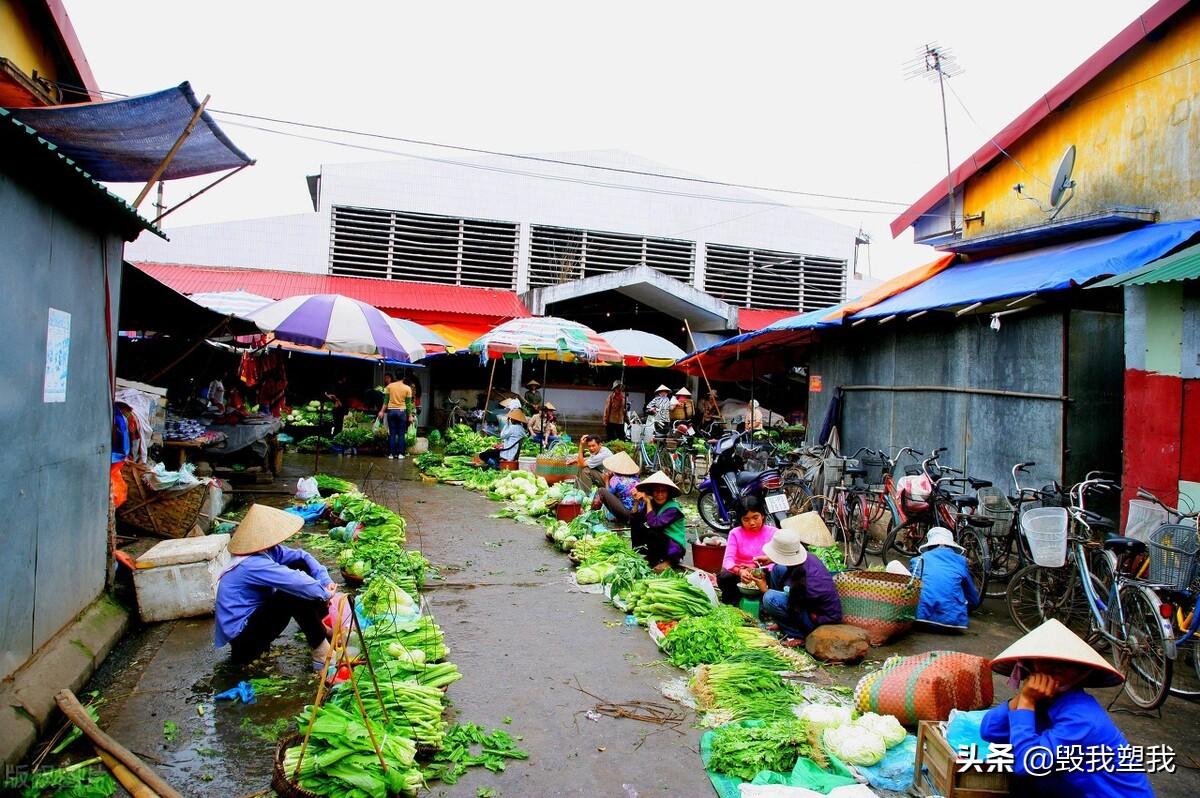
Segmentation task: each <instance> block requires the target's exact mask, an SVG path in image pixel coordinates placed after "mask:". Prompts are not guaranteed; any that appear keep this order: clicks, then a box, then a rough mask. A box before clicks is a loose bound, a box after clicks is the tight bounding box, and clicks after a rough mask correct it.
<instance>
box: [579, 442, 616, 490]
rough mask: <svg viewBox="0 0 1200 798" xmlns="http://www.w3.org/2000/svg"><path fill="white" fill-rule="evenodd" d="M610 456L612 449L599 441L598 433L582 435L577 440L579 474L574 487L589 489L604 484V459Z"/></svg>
mask: <svg viewBox="0 0 1200 798" xmlns="http://www.w3.org/2000/svg"><path fill="white" fill-rule="evenodd" d="M610 457H612V450H611V449H609V448H608V447H607V446H605V445H604V444H603V443H601V442H600V436H599V435H584V436H583V438H581V439H580V441H579V476H577V477H575V487H577V488H579V489H580V490H591V489H592V487H593V486H595V487H602V486H603V485H604V481H605V476H604V461H605V460H607V459H608V458H610Z"/></svg>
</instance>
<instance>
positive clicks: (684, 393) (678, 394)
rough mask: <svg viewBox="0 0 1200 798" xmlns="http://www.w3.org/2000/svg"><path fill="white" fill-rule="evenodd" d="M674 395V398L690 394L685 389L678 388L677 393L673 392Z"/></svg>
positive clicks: (690, 393)
mask: <svg viewBox="0 0 1200 798" xmlns="http://www.w3.org/2000/svg"><path fill="white" fill-rule="evenodd" d="M675 395H676V396H691V395H692V392H691V391H689V390H688V389H687V388H680V389H679V390H678V391H676V392H675Z"/></svg>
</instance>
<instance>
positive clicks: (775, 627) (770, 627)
mask: <svg viewBox="0 0 1200 798" xmlns="http://www.w3.org/2000/svg"><path fill="white" fill-rule="evenodd" d="M763 628H765V629H766V630H767V631H768V632H778V631H779V624H777V623H769V624H767V625H766V626H765V627H763Z"/></svg>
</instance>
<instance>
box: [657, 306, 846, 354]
mask: <svg viewBox="0 0 1200 798" xmlns="http://www.w3.org/2000/svg"><path fill="white" fill-rule="evenodd" d="M847 301H848V302H849V301H853V300H847ZM845 304H846V302H842V303H840V304H837V305H830V306H829V307H827V308H821V309H820V310H812V311H809V312H808V313H800V314H797V315H795V316H785V317H784V318H782V319H779V320H778V321H773V322H771V323H770V324H768V325H767V326H766V327H763V328H762V329H760V330H752V331H750V332H746V333H742V334H741V335H735V336H733V337H732V338H725V339H722V340H720V341H717V342H716V343H713V344H709V345H708V346H705V347H701V348H700V349H697V350H696V351H695V352H689V353H688V354H686V355H684V356H683V357H682V358H680V360H687V359H688V358H690V357H692V356H694V355H698V354H701V353H702V352H709V351H712V350H714V349H723V348H725V347H731V346H738V345H740V344H744V343H746V342H747V341H753V340H755V339H757V338H762V337H764V336H767V335H771V334H773V333H779V332H787V331H789V330H815V329H816V328H817V327H826V326H830V325H836V324H840V322H837V321H822V320H823V319H824V318H825V317H826V316H828V315H829V314H830V313H833V312H834V311H835V310H837V309H838V308H840V307H842V305H845Z"/></svg>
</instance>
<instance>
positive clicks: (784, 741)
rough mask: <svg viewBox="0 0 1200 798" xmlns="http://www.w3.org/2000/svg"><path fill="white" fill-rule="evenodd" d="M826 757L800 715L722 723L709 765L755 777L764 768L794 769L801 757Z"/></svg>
mask: <svg viewBox="0 0 1200 798" xmlns="http://www.w3.org/2000/svg"><path fill="white" fill-rule="evenodd" d="M802 756H803V757H808V758H809V759H814V760H817V761H818V763H821V762H823V761H824V754H823V753H822V751H821V747H820V745H814V744H813V741H812V736H811V735H810V733H809V728H808V724H806V723H805V722H804V721H802V720H797V719H796V718H781V719H779V720H771V721H766V722H762V723H759V722H756V721H748V722H745V723H731V724H728V725H726V726H722V727H720V728H719V729H717V730H716V731H715V732H714V733H713V741H712V756H711V758H710V759H709V760H708V767H709V769H710V770H713V771H715V772H717V773H724V774H725V775H727V776H735V777H737V778H739V779H741V780H743V781H751V780H752V779H753V778H754V777H755V776H757V775H758V773H759V772H760V771H763V770H770V771H774V772H775V773H790V772H791V770H792V768H793V767H795V766H796V760H797V759H799V758H800V757H802Z"/></svg>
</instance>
